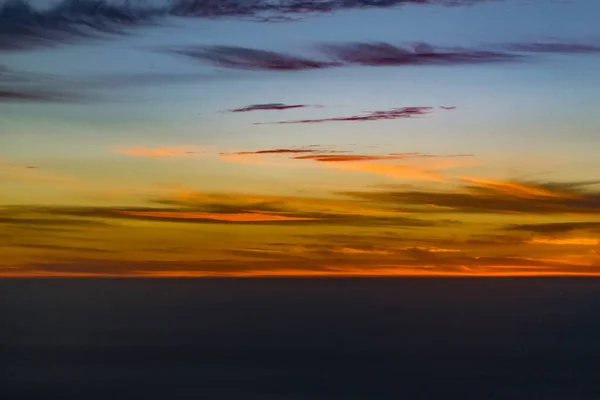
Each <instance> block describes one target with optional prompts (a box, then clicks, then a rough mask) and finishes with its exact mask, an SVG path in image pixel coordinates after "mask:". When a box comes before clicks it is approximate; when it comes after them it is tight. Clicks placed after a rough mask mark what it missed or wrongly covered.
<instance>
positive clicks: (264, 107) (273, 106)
mask: <svg viewBox="0 0 600 400" xmlns="http://www.w3.org/2000/svg"><path fill="white" fill-rule="evenodd" d="M307 107H322V106H312V105H308V104H283V103H267V104H252V105H249V106H245V107H240V108H233V109H231V110H227V112H231V113H240V112H249V111H283V110H292V109H294V108H307Z"/></svg>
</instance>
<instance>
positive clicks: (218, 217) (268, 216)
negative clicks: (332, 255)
mask: <svg viewBox="0 0 600 400" xmlns="http://www.w3.org/2000/svg"><path fill="white" fill-rule="evenodd" d="M118 212H119V213H122V214H125V215H132V216H137V217H151V218H157V219H161V218H163V219H173V218H176V219H212V220H215V221H231V222H262V221H311V220H316V219H318V218H304V217H288V216H285V215H278V214H274V213H264V212H260V213H258V212H257V213H254V212H248V213H236V214H216V213H210V212H201V211H188V212H181V211H122V210H119V211H118Z"/></svg>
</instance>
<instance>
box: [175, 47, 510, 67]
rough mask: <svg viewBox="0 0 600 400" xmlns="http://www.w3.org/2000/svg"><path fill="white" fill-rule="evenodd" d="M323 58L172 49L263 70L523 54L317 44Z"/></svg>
mask: <svg viewBox="0 0 600 400" xmlns="http://www.w3.org/2000/svg"><path fill="white" fill-rule="evenodd" d="M316 49H317V51H318V52H320V54H321V58H314V57H305V56H298V55H292V54H289V53H282V52H276V51H267V50H258V49H251V48H246V47H237V46H203V47H199V46H196V47H194V46H192V47H187V48H180V49H173V50H169V51H170V52H172V53H175V54H180V55H183V56H186V57H189V58H193V59H195V60H199V61H206V62H210V63H213V64H215V65H218V66H221V67H226V68H237V69H261V70H290V71H293V70H308V69H322V68H332V67H341V66H350V65H360V66H404V65H456V64H458V65H463V64H482V63H492V62H494V63H495V62H501V61H502V62H506V61H515V60H518V59H519V58H522V56H521V55H518V54H514V53H510V52H503V51H491V50H469V49H451V50H444V49H434V48H433V47H432V46H430V45H426V44H419V45H416V46H414V48H408V47H407V48H404V47H399V46H395V45H392V44H388V43H348V44H324V45H319V46H317V48H316Z"/></svg>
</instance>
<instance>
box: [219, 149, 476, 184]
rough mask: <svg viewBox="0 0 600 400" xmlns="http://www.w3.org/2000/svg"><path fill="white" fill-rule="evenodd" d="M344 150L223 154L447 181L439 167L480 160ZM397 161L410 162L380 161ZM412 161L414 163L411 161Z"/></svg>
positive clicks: (250, 161)
mask: <svg viewBox="0 0 600 400" xmlns="http://www.w3.org/2000/svg"><path fill="white" fill-rule="evenodd" d="M298 153H300V155H298ZM306 153H308V154H306ZM332 153H333V154H332ZM340 153H351V152H350V151H333V150H327V149H319V148H310V149H306V148H304V149H272V150H259V151H241V152H237V153H231V154H221V155H220V156H221V157H222V158H223V159H225V160H227V161H233V162H241V163H247V164H259V165H261V164H262V165H286V166H293V164H281V163H273V162H271V161H264V160H263V159H262V158H258V157H257V156H281V155H285V156H289V158H290V159H292V160H299V161H316V162H318V163H322V165H323V166H326V167H330V168H336V169H340V170H346V171H359V172H368V173H374V174H378V175H385V176H389V177H393V178H400V179H415V180H427V181H435V182H441V181H445V180H447V177H446V176H445V175H444V174H442V173H441V172H440V171H439V170H442V169H448V168H455V167H461V166H467V165H473V164H474V163H475V164H478V162H475V161H472V160H467V161H463V160H458V159H459V158H466V157H472V154H450V155H433V154H421V153H391V154H388V155H365V154H340ZM256 158H258V161H255V159H256ZM445 158H447V160H444V159H445ZM397 160H405V162H406V163H405V164H379V162H383V163H385V162H389V161H397ZM409 162H410V164H408V163H409ZM415 164H416V165H415Z"/></svg>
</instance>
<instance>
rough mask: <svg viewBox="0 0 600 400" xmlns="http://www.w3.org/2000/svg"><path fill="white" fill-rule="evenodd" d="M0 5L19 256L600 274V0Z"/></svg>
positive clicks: (76, 263) (1, 92)
mask: <svg viewBox="0 0 600 400" xmlns="http://www.w3.org/2000/svg"><path fill="white" fill-rule="evenodd" d="M0 10H1V11H0V276H3V277H34V276H48V277H52V276H93V277H103V276H139V277H177V276H183V277H187V276H191V277H195V276H198V277H200V276H271V275H274V276H415V275H419V276H420V275H423V276H470V275H483V276H505V275H515V276H521V275H564V276H567V275H598V274H600V253H599V252H600V245H599V243H600V242H599V241H600V158H599V157H598V156H597V154H598V151H599V150H600V142H599V140H598V135H599V134H600V116H599V115H598V112H597V105H598V104H600V91H598V89H597V88H598V87H600V35H599V34H598V28H597V18H596V16H597V15H598V14H599V13H600V4H599V3H598V2H597V1H595V0H572V1H558V0H556V1H555V0H537V1H526V0H489V1H488V0H480V1H476V0H473V1H462V0H453V1H450V0H429V1H408V0H381V1H367V0H353V1H350V0H348V1H341V0H322V1H319V0H307V1H303V2H300V1H296V0H288V1H284V0H282V1H264V0H252V1H250V0H248V1H246V0H231V1H228V2H206V1H193V0H178V1H168V2H167V1H164V2H161V1H155V2H141V1H135V0H134V1H130V2H126V1H113V2H103V1H89V2H88V1H69V0H67V1H63V2H61V1H41V0H40V1H35V2H33V1H32V2H27V1H22V0H10V1H6V2H3V5H2V8H1V9H0Z"/></svg>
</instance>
